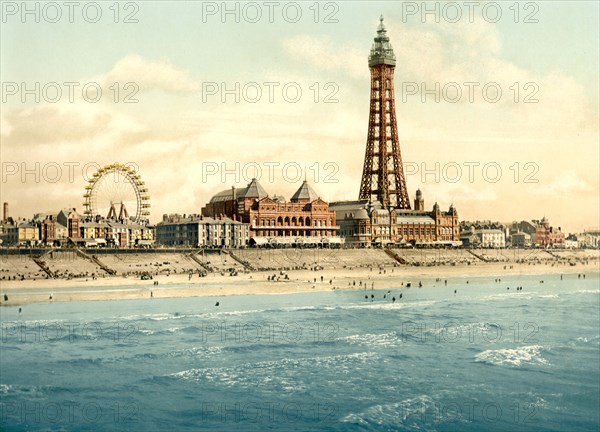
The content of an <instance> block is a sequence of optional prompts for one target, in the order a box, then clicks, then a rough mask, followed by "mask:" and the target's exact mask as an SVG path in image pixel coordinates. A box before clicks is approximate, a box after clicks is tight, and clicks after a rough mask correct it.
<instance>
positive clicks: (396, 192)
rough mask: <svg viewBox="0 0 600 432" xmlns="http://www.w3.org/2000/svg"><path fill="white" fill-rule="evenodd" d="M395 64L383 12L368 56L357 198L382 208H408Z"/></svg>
mask: <svg viewBox="0 0 600 432" xmlns="http://www.w3.org/2000/svg"><path fill="white" fill-rule="evenodd" d="M395 66H396V56H395V54H394V50H393V49H392V44H391V43H390V38H389V37H388V35H387V30H386V29H385V25H384V24H383V15H382V16H381V17H380V18H379V26H378V27H377V36H376V37H375V39H374V43H373V46H372V47H371V53H370V55H369V69H370V70H371V103H370V111H369V130H368V133H367V148H366V151H365V163H364V167H363V175H362V180H361V184H360V192H359V199H369V200H377V201H379V202H380V203H381V204H382V206H383V207H384V208H390V207H391V208H398V209H410V201H409V199H408V192H407V189H406V180H405V179H404V170H403V167H402V157H401V156H400V143H399V141H398V126H397V123H396V102H395V98H394V68H395Z"/></svg>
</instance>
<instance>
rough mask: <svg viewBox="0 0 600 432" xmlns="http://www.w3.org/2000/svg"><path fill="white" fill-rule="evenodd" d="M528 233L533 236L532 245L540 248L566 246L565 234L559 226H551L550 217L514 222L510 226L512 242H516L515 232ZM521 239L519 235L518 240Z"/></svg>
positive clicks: (513, 243)
mask: <svg viewBox="0 0 600 432" xmlns="http://www.w3.org/2000/svg"><path fill="white" fill-rule="evenodd" d="M518 233H526V234H528V235H529V236H530V238H531V245H532V246H534V247H538V248H548V247H564V246H565V234H564V233H563V232H562V231H561V229H560V227H559V228H554V227H551V226H550V223H549V222H548V219H546V218H545V217H544V218H542V219H541V220H532V221H521V222H513V223H512V224H511V225H510V226H509V235H510V237H511V243H512V245H513V246H516V245H517V244H515V238H514V237H513V236H514V234H518ZM519 240H520V239H519V238H518V237H517V241H519Z"/></svg>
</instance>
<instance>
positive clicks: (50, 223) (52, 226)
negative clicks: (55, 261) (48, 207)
mask: <svg viewBox="0 0 600 432" xmlns="http://www.w3.org/2000/svg"><path fill="white" fill-rule="evenodd" d="M41 233H42V239H41V240H42V243H43V244H45V245H52V244H54V241H55V240H56V220H55V218H54V216H52V215H48V216H46V217H45V218H44V220H43V221H42V222H41Z"/></svg>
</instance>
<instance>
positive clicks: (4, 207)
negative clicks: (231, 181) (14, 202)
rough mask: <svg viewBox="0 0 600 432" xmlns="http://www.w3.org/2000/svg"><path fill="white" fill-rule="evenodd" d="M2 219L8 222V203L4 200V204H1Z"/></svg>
mask: <svg viewBox="0 0 600 432" xmlns="http://www.w3.org/2000/svg"><path fill="white" fill-rule="evenodd" d="M2 221H4V223H6V222H8V203H7V202H5V203H4V206H3V213H2Z"/></svg>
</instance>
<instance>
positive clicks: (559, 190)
mask: <svg viewBox="0 0 600 432" xmlns="http://www.w3.org/2000/svg"><path fill="white" fill-rule="evenodd" d="M592 190H593V188H592V186H591V185H590V184H589V183H588V182H587V181H586V180H585V179H583V178H582V177H581V176H580V175H579V174H578V173H577V172H576V171H574V170H568V171H564V172H562V173H560V174H559V175H558V176H557V177H556V178H555V179H554V180H552V181H551V182H550V183H546V184H541V185H539V186H538V188H537V192H538V193H540V194H544V195H553V196H564V195H567V194H575V193H580V192H590V191H592Z"/></svg>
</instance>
